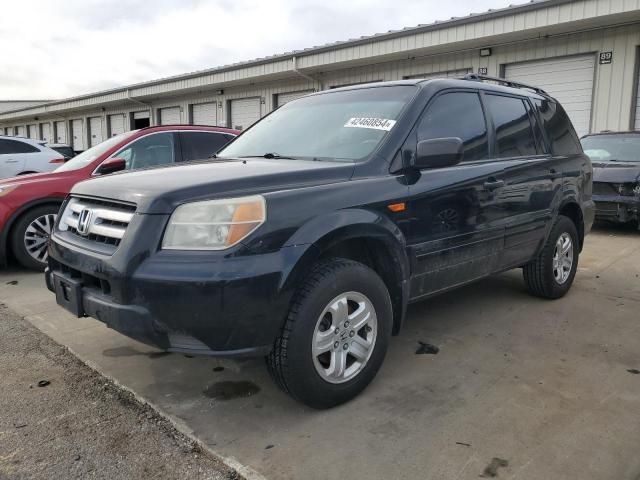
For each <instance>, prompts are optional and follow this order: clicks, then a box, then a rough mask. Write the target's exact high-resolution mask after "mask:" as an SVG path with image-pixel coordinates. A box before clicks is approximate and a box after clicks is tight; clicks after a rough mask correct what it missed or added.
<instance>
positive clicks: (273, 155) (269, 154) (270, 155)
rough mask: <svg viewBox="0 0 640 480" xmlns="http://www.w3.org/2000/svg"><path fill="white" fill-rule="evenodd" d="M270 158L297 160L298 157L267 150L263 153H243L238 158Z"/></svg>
mask: <svg viewBox="0 0 640 480" xmlns="http://www.w3.org/2000/svg"><path fill="white" fill-rule="evenodd" d="M260 157H262V158H268V159H269V160H271V159H274V158H275V159H281V158H282V159H285V160H297V158H296V157H289V156H287V155H280V154H279V153H275V152H267V153H263V154H262V155H242V156H241V157H238V158H260Z"/></svg>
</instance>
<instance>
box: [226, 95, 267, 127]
mask: <svg viewBox="0 0 640 480" xmlns="http://www.w3.org/2000/svg"><path fill="white" fill-rule="evenodd" d="M258 120H260V99H259V98H239V99H237V100H231V128H235V129H236V130H243V129H245V128H249V127H250V126H251V125H253V124H254V123H256V122H257V121H258Z"/></svg>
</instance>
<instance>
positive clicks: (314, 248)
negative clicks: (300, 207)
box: [279, 208, 410, 333]
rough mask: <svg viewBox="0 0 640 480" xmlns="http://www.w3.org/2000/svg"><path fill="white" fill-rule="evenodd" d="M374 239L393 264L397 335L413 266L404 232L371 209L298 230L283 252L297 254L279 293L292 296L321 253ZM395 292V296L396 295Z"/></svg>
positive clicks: (285, 271) (339, 213) (320, 220)
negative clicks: (335, 247) (342, 243)
mask: <svg viewBox="0 0 640 480" xmlns="http://www.w3.org/2000/svg"><path fill="white" fill-rule="evenodd" d="M355 238H364V239H373V240H376V241H378V242H380V243H381V244H382V245H384V248H385V249H386V250H387V252H389V254H390V257H391V258H390V260H391V261H392V265H393V268H392V269H393V272H391V277H392V278H393V283H394V285H396V284H397V289H391V290H393V291H391V292H390V293H391V296H392V302H393V306H394V308H393V310H394V333H397V332H398V330H399V329H400V326H401V324H402V321H403V319H404V316H405V312H406V308H407V304H408V299H409V276H410V266H409V259H408V256H407V250H406V240H405V237H404V235H403V233H402V231H401V230H400V229H399V228H398V226H397V225H396V224H394V223H393V222H392V221H391V220H390V219H389V218H388V217H386V216H384V215H382V214H380V213H378V212H375V211H371V210H365V209H360V208H352V209H345V210H339V211H335V212H330V213H327V214H326V215H321V216H319V217H315V218H313V219H312V220H310V221H309V222H307V223H305V224H304V225H303V226H302V227H301V228H299V229H298V230H297V231H296V232H295V233H294V234H293V235H292V236H291V238H290V239H289V240H288V241H287V242H286V243H285V246H284V247H283V250H285V249H286V250H289V249H288V248H287V247H296V248H291V249H290V251H292V252H293V251H295V252H296V254H295V257H296V258H292V259H291V260H292V261H290V262H287V265H285V266H284V268H283V270H282V277H281V281H280V285H279V290H280V291H282V292H286V294H288V295H293V291H294V290H295V288H296V287H297V286H298V285H300V283H301V282H302V281H303V280H304V277H305V275H306V274H307V273H308V272H309V270H310V268H312V266H313V264H314V263H315V262H316V261H317V260H318V259H319V258H320V257H321V256H322V254H323V253H324V252H325V251H327V250H328V249H330V248H331V247H333V246H335V245H337V244H339V243H341V242H343V241H345V240H350V239H355ZM394 292H395V295H394Z"/></svg>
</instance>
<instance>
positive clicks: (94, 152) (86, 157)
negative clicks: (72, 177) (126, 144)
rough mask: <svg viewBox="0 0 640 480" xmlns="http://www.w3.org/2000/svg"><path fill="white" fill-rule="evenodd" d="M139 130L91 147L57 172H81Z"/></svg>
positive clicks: (57, 169)
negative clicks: (80, 170)
mask: <svg viewBox="0 0 640 480" xmlns="http://www.w3.org/2000/svg"><path fill="white" fill-rule="evenodd" d="M137 131H138V130H132V131H130V132H126V133H121V134H120V135H116V136H115V137H111V138H109V139H107V140H105V141H104V142H102V143H99V144H98V145H96V146H94V147H91V148H90V149H89V150H85V151H84V152H82V153H80V154H78V155H76V156H75V157H73V158H72V159H71V160H69V161H68V162H67V163H65V164H64V165H61V166H60V167H58V168H56V170H55V171H56V172H67V171H69V170H79V169H81V168H84V167H86V166H87V165H89V164H90V163H91V162H93V161H94V160H95V159H96V158H98V157H99V156H100V155H102V154H103V153H104V152H106V151H107V150H109V149H110V148H111V147H114V146H115V145H117V144H118V143H120V142H122V141H123V140H125V139H126V138H128V137H130V136H131V135H133V134H134V133H136V132H137Z"/></svg>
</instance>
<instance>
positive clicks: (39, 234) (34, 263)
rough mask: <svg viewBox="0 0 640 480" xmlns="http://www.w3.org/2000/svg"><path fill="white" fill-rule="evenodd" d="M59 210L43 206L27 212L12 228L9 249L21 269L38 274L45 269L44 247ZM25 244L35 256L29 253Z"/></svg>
mask: <svg viewBox="0 0 640 480" xmlns="http://www.w3.org/2000/svg"><path fill="white" fill-rule="evenodd" d="M59 208H60V207H59V206H58V205H43V206H42V207H37V208H34V209H32V210H28V211H27V212H25V213H23V214H22V216H21V217H20V218H19V219H18V221H17V223H16V224H15V226H14V227H13V231H12V234H11V247H12V251H13V255H14V256H15V257H16V260H18V262H19V263H20V264H21V265H22V266H23V267H26V268H28V269H30V270H37V271H40V272H41V271H43V270H44V267H46V265H47V263H46V262H47V250H46V246H47V244H48V240H49V235H50V234H51V229H52V228H53V223H54V221H55V218H56V216H57V215H58V210H59ZM27 230H29V231H27ZM27 243H28V244H29V245H30V249H31V252H32V253H34V254H35V255H32V254H31V253H30V251H29V250H30V249H29V248H27ZM41 247H44V249H42V248H41Z"/></svg>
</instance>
